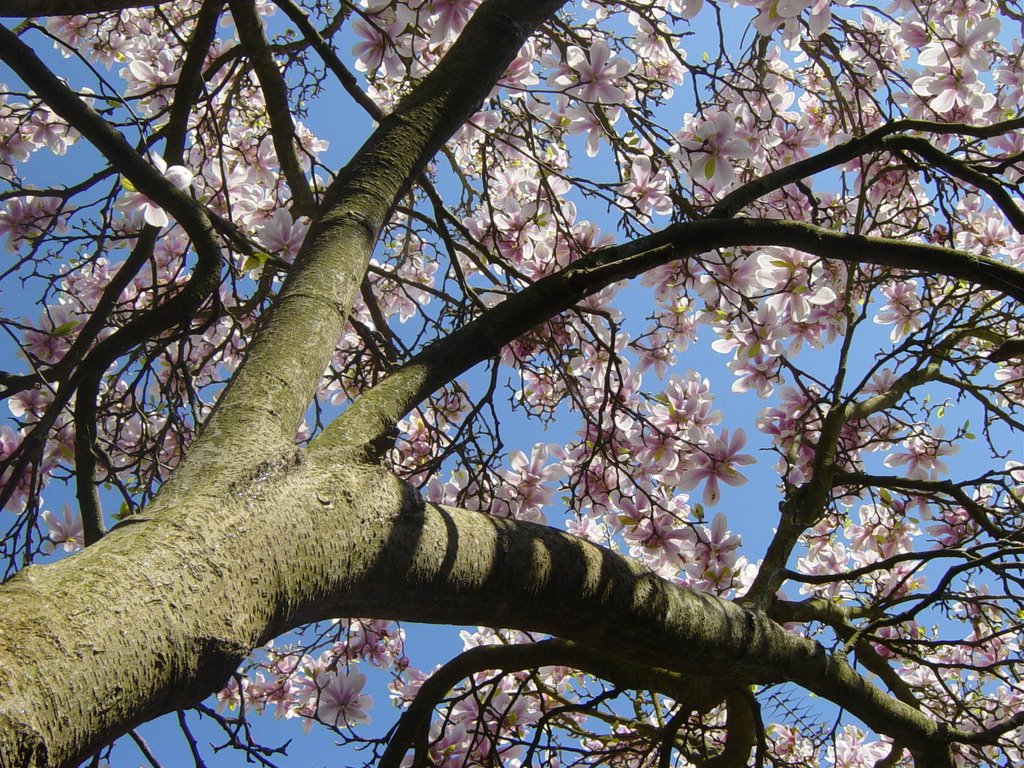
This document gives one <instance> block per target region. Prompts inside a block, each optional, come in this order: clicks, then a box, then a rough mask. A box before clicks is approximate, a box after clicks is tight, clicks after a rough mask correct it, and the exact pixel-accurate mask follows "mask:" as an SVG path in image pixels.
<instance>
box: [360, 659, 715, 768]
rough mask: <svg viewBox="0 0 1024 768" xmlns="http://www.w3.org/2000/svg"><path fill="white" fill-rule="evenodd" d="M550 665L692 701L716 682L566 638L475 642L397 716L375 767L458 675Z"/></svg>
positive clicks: (396, 754) (397, 754) (416, 732)
mask: <svg viewBox="0 0 1024 768" xmlns="http://www.w3.org/2000/svg"><path fill="white" fill-rule="evenodd" d="M550 666H562V667H571V668H573V669H577V670H580V671H582V672H588V673H590V674H592V675H594V676H595V677H599V678H601V679H602V680H607V681H608V682H610V683H613V684H614V685H617V686H619V687H620V688H629V689H632V690H649V691H657V692H659V693H664V694H666V695H669V696H671V697H672V698H674V699H676V700H681V701H690V700H692V699H693V698H694V696H695V694H698V695H699V694H701V693H704V694H706V695H708V696H713V695H714V693H713V691H714V690H715V689H719V688H720V686H719V685H718V684H716V683H714V682H713V681H710V680H708V679H704V678H694V677H692V676H688V675H682V674H680V673H678V672H672V671H670V670H667V669H658V668H655V667H651V666H648V665H645V664H637V663H636V662H632V661H628V660H625V659H622V658H621V657H616V656H613V655H611V654H607V653H602V652H600V651H597V650H595V649H593V648H589V647H587V646H585V645H581V644H579V643H573V642H570V641H567V640H543V641H541V642H538V643H533V644H531V645H482V646H477V647H476V648H471V649H469V650H468V651H465V652H464V653H461V654H459V655H458V656H456V657H455V658H454V659H452V660H451V661H449V662H447V663H446V664H444V665H442V666H441V668H440V669H438V670H437V671H436V672H434V673H433V674H432V675H431V676H430V678H429V679H428V680H427V681H426V682H424V683H423V685H422V686H421V687H420V689H419V691H417V693H416V698H415V699H414V700H413V702H412V704H410V705H409V707H408V709H406V711H405V712H404V713H403V714H402V717H401V719H400V720H399V721H398V726H397V727H396V729H395V731H394V733H392V735H391V738H390V740H389V741H388V747H387V749H386V750H385V752H384V755H383V756H382V757H381V759H380V761H379V762H378V768H398V767H399V765H400V764H401V762H402V759H403V758H404V757H405V754H406V752H407V751H408V750H409V749H410V748H411V747H412V746H413V745H414V744H415V743H416V741H417V739H418V738H419V737H420V735H421V734H423V733H424V732H425V730H426V728H427V727H428V726H429V725H430V716H431V714H432V713H433V711H434V708H435V707H436V706H437V705H438V704H439V703H440V702H441V700H442V699H443V698H444V697H445V696H446V695H447V694H448V692H449V691H450V690H452V689H453V688H454V687H455V686H456V685H458V683H459V682H460V681H462V680H464V679H466V678H468V677H470V676H472V675H474V674H476V673H478V672H483V671H486V670H492V669H493V670H500V671H502V672H505V673H512V672H518V671H521V670H526V669H537V668H539V667H550ZM719 697H720V694H719Z"/></svg>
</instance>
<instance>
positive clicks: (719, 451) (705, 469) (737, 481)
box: [679, 429, 754, 506]
mask: <svg viewBox="0 0 1024 768" xmlns="http://www.w3.org/2000/svg"><path fill="white" fill-rule="evenodd" d="M746 443H747V436H746V434H745V433H744V432H743V430H742V429H737V430H736V431H735V432H733V434H732V438H730V437H729V430H727V429H725V430H722V436H721V437H720V438H712V439H711V441H710V442H709V443H708V445H706V446H702V447H701V448H700V449H699V450H698V451H697V452H696V453H695V454H694V455H693V456H692V457H691V459H692V460H693V462H694V466H692V467H691V468H690V469H687V470H685V471H683V472H682V474H681V475H680V482H679V487H680V488H683V489H684V490H690V489H691V488H695V487H697V484H698V483H701V482H703V483H704V495H703V497H702V500H703V502H704V504H706V505H708V506H711V505H712V504H715V503H716V502H717V501H718V497H719V496H720V495H721V491H720V490H719V487H718V482H719V481H722V482H723V483H725V484H726V485H731V486H738V485H743V484H744V483H745V482H747V478H745V477H744V476H743V475H741V474H740V472H739V470H737V469H736V466H737V465H739V466H744V465H747V464H753V463H754V457H753V456H751V455H750V454H746V453H740V449H741V448H742V447H743V446H744V445H746Z"/></svg>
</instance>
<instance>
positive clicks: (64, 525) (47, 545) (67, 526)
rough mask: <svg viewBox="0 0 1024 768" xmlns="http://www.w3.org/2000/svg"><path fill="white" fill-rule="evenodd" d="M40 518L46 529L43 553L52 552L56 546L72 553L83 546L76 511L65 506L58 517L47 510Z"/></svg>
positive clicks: (81, 530)
mask: <svg viewBox="0 0 1024 768" xmlns="http://www.w3.org/2000/svg"><path fill="white" fill-rule="evenodd" d="M40 517H41V518H42V521H43V524H44V525H45V526H46V527H47V529H48V532H47V534H46V540H45V541H44V542H43V552H46V553H50V552H53V551H54V550H55V549H56V548H57V547H58V546H60V547H61V548H62V549H63V550H64V551H65V552H74V551H75V550H76V549H81V548H82V547H83V546H84V544H85V533H84V531H83V529H82V517H81V515H79V514H78V511H77V510H74V509H72V508H71V507H70V506H69V505H67V504H65V505H64V511H63V512H62V513H61V516H60V517H57V515H55V514H54V513H53V512H50V511H49V510H46V511H45V512H43V514H42V515H41V516H40Z"/></svg>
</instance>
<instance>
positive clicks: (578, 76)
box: [554, 40, 631, 104]
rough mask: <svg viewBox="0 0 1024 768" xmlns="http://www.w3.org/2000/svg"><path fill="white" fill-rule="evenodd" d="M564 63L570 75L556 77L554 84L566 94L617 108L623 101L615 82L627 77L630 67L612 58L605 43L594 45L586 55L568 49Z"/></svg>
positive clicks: (620, 91)
mask: <svg viewBox="0 0 1024 768" xmlns="http://www.w3.org/2000/svg"><path fill="white" fill-rule="evenodd" d="M565 61H566V64H567V65H568V66H569V68H570V70H571V72H564V73H562V74H560V75H557V76H556V77H555V78H554V83H555V85H558V86H561V87H563V88H564V89H565V92H566V93H568V94H570V95H572V96H575V97H576V98H578V99H581V100H582V101H590V102H594V103H597V104H621V103H623V102H624V101H626V100H627V92H626V91H625V90H624V89H623V87H622V86H621V85H619V84H617V83H616V81H617V80H619V79H621V78H623V77H625V76H626V75H627V74H629V71H630V69H631V67H630V64H629V62H628V61H626V60H625V59H624V58H622V57H621V56H614V55H612V50H611V48H610V47H609V46H608V43H607V42H606V41H605V40H596V41H594V42H593V43H592V44H591V45H590V48H589V50H587V51H584V50H583V49H582V48H580V47H579V46H576V45H570V46H569V50H568V51H566V54H565Z"/></svg>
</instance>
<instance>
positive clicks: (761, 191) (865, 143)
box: [709, 118, 1024, 218]
mask: <svg viewBox="0 0 1024 768" xmlns="http://www.w3.org/2000/svg"><path fill="white" fill-rule="evenodd" d="M1019 128H1024V118H1016V119H1014V120H1006V121H1004V122H1001V123H993V124H992V125H984V126H973V125H960V124H956V123H938V122H933V121H930V120H896V121H894V122H891V123H886V124H885V125H883V126H882V127H881V128H876V129H875V130H874V131H871V133H868V134H865V135H864V136H860V137H858V138H855V139H851V140H850V141H848V142H846V143H845V144H840V145H838V146H836V147H832V148H831V149H827V150H825V151H824V152H821V153H819V154H817V155H814V156H813V157H808V158H807V159H805V160H800V161H798V162H796V163H791V164H790V165H787V166H786V167H785V168H780V169H778V170H777V171H772V172H771V173H767V174H765V175H764V176H762V177H761V178H759V179H755V180H754V181H750V182H748V183H746V184H744V185H742V186H741V187H738V188H737V189H735V190H733V191H732V192H730V193H729V194H727V195H726V196H725V197H723V198H722V199H721V201H719V202H718V204H716V205H715V207H714V208H712V209H711V212H710V214H709V216H711V217H713V218H714V217H724V218H728V217H732V216H735V215H736V214H737V213H739V212H740V211H742V210H743V209H744V208H746V207H747V206H748V205H750V204H751V203H752V202H754V201H755V200H757V199H758V198H760V197H763V196H764V195H766V194H768V193H769V192H773V191H775V190H776V189H782V188H783V187H785V186H786V185H788V184H795V183H796V182H798V181H800V180H801V179H806V178H808V177H809V176H814V175H815V174H818V173H821V172H823V171H827V170H828V169H830V168H835V167H836V166H837V165H842V164H843V163H848V162H850V161H851V160H854V159H856V158H858V157H861V156H862V155H865V154H867V153H869V152H877V151H878V150H881V149H884V148H886V147H885V143H886V142H885V140H886V138H888V137H890V136H895V135H897V134H905V133H912V132H920V133H933V134H944V135H949V134H955V135H960V136H971V137H972V138H992V137H995V136H1001V135H1003V134H1005V133H1010V132H1011V131H1015V130H1017V129H1019ZM935 152H938V150H935ZM939 154H943V153H941V152H939ZM943 156H944V157H946V158H947V159H948V156H947V155H944V154H943Z"/></svg>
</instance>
